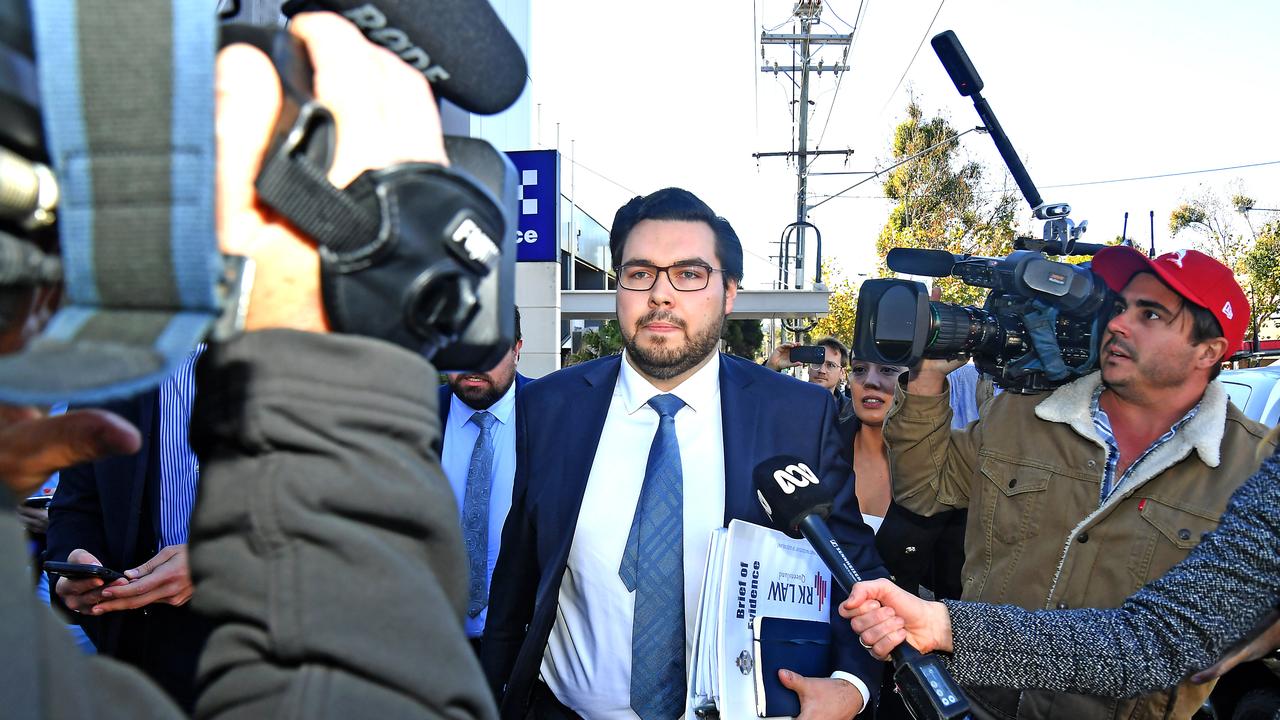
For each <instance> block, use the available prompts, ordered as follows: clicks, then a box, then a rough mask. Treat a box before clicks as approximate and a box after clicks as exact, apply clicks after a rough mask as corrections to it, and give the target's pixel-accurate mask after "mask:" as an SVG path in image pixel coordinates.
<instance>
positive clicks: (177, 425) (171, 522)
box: [160, 343, 204, 548]
mask: <svg viewBox="0 0 1280 720" xmlns="http://www.w3.org/2000/svg"><path fill="white" fill-rule="evenodd" d="M203 352H204V344H203V343H202V344H200V345H199V346H197V347H196V349H195V350H194V351H193V352H192V353H191V355H190V356H188V357H187V359H186V361H184V362H183V363H182V366H181V367H179V368H178V370H177V372H175V373H174V374H173V375H172V376H170V377H169V378H168V379H167V380H165V381H164V382H163V383H161V384H160V547H162V548H163V547H168V546H170V545H181V544H183V543H185V542H186V541H187V525H188V523H189V522H190V520H191V508H192V507H193V506H194V505H195V502H196V483H197V482H199V480H200V463H199V462H197V461H196V454H195V453H193V452H192V451H191V446H190V445H189V444H188V443H187V426H189V425H190V424H191V402H192V401H193V400H195V396H196V377H195V374H196V373H195V371H196V361H197V360H199V359H200V354H201V353H203Z"/></svg>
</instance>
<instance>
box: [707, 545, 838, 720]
mask: <svg viewBox="0 0 1280 720" xmlns="http://www.w3.org/2000/svg"><path fill="white" fill-rule="evenodd" d="M830 588H831V573H830V571H828V570H827V568H826V567H825V566H824V565H823V564H822V561H821V560H820V559H819V558H818V555H817V553H815V552H814V551H813V548H811V547H809V543H808V542H806V541H805V540H796V539H794V538H790V537H787V536H786V535H784V534H782V533H780V532H778V531H776V530H772V529H770V528H765V527H760V526H759V525H752V524H751V523H746V522H742V521H741V520H734V521H733V522H731V523H729V527H728V528H719V529H717V530H714V531H712V533H711V546H710V552H708V553H707V568H706V572H705V573H703V579H702V595H701V599H700V601H699V606H698V617H697V620H696V622H695V624H694V641H693V654H692V658H691V660H690V664H689V667H690V669H691V672H690V674H689V675H690V678H689V710H690V713H691V714H693V715H696V716H699V717H714V716H716V715H718V716H719V717H720V718H723V720H748V719H750V718H755V717H756V683H755V678H754V677H753V673H752V671H753V664H754V660H753V657H752V643H753V636H752V630H751V620H752V618H754V617H756V616H757V615H759V616H764V617H778V618H792V619H796V620H816V621H820V622H829V621H830V610H831V608H830V605H829V604H828V603H830V601H831V598H830Z"/></svg>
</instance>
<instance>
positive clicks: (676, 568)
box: [618, 395, 685, 720]
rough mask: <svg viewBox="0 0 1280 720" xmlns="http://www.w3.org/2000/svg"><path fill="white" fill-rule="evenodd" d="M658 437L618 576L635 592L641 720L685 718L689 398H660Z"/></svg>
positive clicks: (634, 652) (634, 691) (634, 676)
mask: <svg viewBox="0 0 1280 720" xmlns="http://www.w3.org/2000/svg"><path fill="white" fill-rule="evenodd" d="M649 405H650V406H651V407H652V408H653V409H654V410H656V411H657V412H658V432H656V433H654V436H653V444H652V445H650V446H649V462H648V464H647V465H646V466H645V469H644V486H643V487H642V488H641V489H640V501H639V502H638V503H637V504H636V514H635V517H634V518H633V519H632V521H631V533H630V535H628V536H627V547H626V549H625V550H624V551H623V553H622V566H621V567H620V568H619V569H618V576H619V577H621V578H622V582H623V583H624V584H625V585H626V586H627V589H628V590H630V591H633V592H635V594H636V607H635V615H634V617H633V619H632V625H631V709H632V710H635V711H636V714H637V715H639V716H640V718H641V720H658V719H659V718H661V719H663V720H670V719H671V718H674V717H679V716H681V715H684V706H685V702H684V696H685V668H684V478H683V473H682V472H681V469H680V443H679V441H678V440H677V439H676V418H675V416H676V413H677V412H678V411H679V410H680V408H682V407H684V401H683V400H681V399H680V398H678V397H676V396H675V395H657V396H655V397H653V398H652V399H650V400H649Z"/></svg>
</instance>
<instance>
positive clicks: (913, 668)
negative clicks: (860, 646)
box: [752, 455, 969, 720]
mask: <svg viewBox="0 0 1280 720" xmlns="http://www.w3.org/2000/svg"><path fill="white" fill-rule="evenodd" d="M752 476H753V479H754V481H755V486H756V499H758V500H759V501H760V505H761V506H762V507H763V508H764V512H765V514H766V515H768V516H769V520H770V521H771V522H772V523H773V526H774V527H775V528H776V529H778V530H780V531H782V532H784V533H786V534H787V535H790V536H791V537H794V538H799V537H804V538H805V539H806V540H808V541H809V544H810V545H812V546H813V550H814V552H816V553H818V557H820V558H822V562H823V564H824V565H826V566H827V569H828V570H830V571H831V577H832V579H833V580H835V582H836V584H837V585H839V586H840V589H841V590H843V591H844V594H845V595H848V594H849V593H850V592H852V591H853V585H854V583H857V582H861V581H862V576H861V575H859V574H858V570H857V568H855V567H854V566H853V563H852V562H850V560H849V556H848V555H846V554H845V552H844V548H842V547H841V546H840V543H839V541H837V540H836V539H835V537H834V536H833V535H832V534H831V529H830V528H828V527H827V517H828V516H830V515H831V508H832V505H833V504H834V502H835V494H836V488H835V487H832V486H831V485H830V482H829V481H828V483H823V482H822V479H821V478H820V477H818V474H817V473H816V472H814V470H813V469H812V468H811V467H810V466H809V465H808V464H806V463H805V462H804V461H802V460H800V459H799V458H797V457H795V456H792V455H776V456H774V457H771V458H769V459H768V460H765V461H764V462H762V463H760V464H759V465H756V468H755V471H754V472H753V473H752ZM890 655H891V656H892V658H893V667H894V670H893V680H894V682H895V683H897V686H898V692H899V693H900V694H901V695H902V700H903V702H904V703H905V704H906V706H907V709H908V710H910V711H911V715H912V717H914V718H916V720H950V719H951V718H966V717H968V716H969V699H968V698H967V697H966V696H965V694H964V691H962V690H961V689H960V686H959V685H957V684H956V682H955V680H953V679H952V678H951V674H950V672H948V671H947V668H946V666H945V665H943V664H942V661H941V660H940V659H939V658H938V657H937V656H936V655H921V654H920V651H919V650H916V649H915V648H914V647H912V646H911V645H910V644H909V643H905V642H904V643H901V644H899V645H898V646H897V647H896V648H894V649H893V651H892V652H891V653H890Z"/></svg>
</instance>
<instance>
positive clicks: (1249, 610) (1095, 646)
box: [840, 430, 1280, 697]
mask: <svg viewBox="0 0 1280 720" xmlns="http://www.w3.org/2000/svg"><path fill="white" fill-rule="evenodd" d="M1275 435H1276V431H1274V430H1273V431H1272V435H1271V437H1275ZM1277 603H1280V458H1277V457H1275V456H1272V457H1271V458H1270V459H1269V460H1267V461H1266V462H1264V463H1263V464H1262V467H1261V468H1260V469H1259V470H1258V472H1256V473H1254V474H1253V476H1252V477H1250V478H1249V479H1248V480H1247V481H1246V482H1245V484H1244V485H1242V486H1241V487H1240V489H1239V490H1238V491H1237V492H1236V494H1235V495H1233V496H1232V498H1231V504H1230V505H1229V506H1228V507H1227V511H1226V512H1225V513H1223V515H1222V521H1221V524H1220V525H1219V526H1218V529H1217V530H1215V531H1214V532H1212V533H1210V534H1209V536H1208V537H1207V538H1205V539H1204V541H1203V542H1201V543H1200V544H1199V545H1197V546H1196V548H1195V549H1194V550H1192V551H1191V554H1190V555H1188V556H1187V558H1186V559H1185V560H1183V561H1182V562H1180V563H1178V564H1177V565H1175V566H1174V567H1173V569H1172V570H1170V571H1169V572H1167V573H1165V574H1164V575H1163V576H1161V577H1160V578H1159V579H1157V580H1154V581H1152V582H1151V583H1148V584H1147V585H1146V586H1145V587H1143V588H1142V589H1141V590H1139V591H1138V592H1137V593H1135V594H1134V595H1132V596H1130V597H1129V598H1128V599H1127V600H1125V601H1124V603H1123V604H1122V605H1120V607H1118V608H1112V609H1108V610H1093V609H1082V610H1039V611H1034V612H1033V611H1029V610H1023V609H1022V608H1018V607H1012V606H1009V605H989V604H986V603H976V602H960V601H950V600H944V601H943V602H940V603H938V602H927V601H925V600H921V599H920V598H918V597H915V596H914V595H911V594H910V593H907V592H905V591H903V590H902V589H901V588H898V587H897V586H895V585H893V584H891V583H887V582H885V581H883V580H872V581H870V582H865V583H858V584H857V585H856V586H855V587H854V589H853V592H852V593H851V594H850V596H849V598H848V599H847V600H846V601H845V602H844V603H842V605H841V609H840V614H841V615H842V616H844V617H846V618H851V622H852V625H853V628H854V630H855V631H858V632H860V633H861V638H862V642H863V643H865V644H866V645H868V646H870V647H871V648H872V652H873V653H874V654H876V655H877V656H879V657H884V656H886V655H887V654H888V652H889V651H890V650H891V649H892V648H893V647H895V646H896V645H897V644H898V643H899V642H901V641H903V640H904V639H905V640H907V641H909V642H910V643H911V644H912V645H913V646H915V647H916V648H918V649H920V650H921V651H923V652H931V651H935V650H936V651H941V652H950V653H952V656H951V661H950V663H949V665H950V668H951V671H952V673H953V674H954V675H955V678H956V679H957V680H958V681H960V682H961V683H964V684H966V685H981V686H996V687H1011V688H1012V687H1018V688H1028V687H1038V688H1045V689H1048V690H1058V691H1063V692H1087V693H1090V694H1094V695H1101V696H1105V697H1123V696H1127V695H1134V694H1137V693H1140V692H1150V691H1152V690H1158V689H1160V688H1166V687H1171V686H1173V685H1175V684H1177V683H1178V682H1179V681H1181V680H1182V679H1183V678H1184V677H1186V676H1187V674H1188V673H1190V672H1192V671H1194V670H1196V669H1198V668H1204V667H1205V666H1207V665H1209V664H1210V663H1214V664H1213V666H1212V667H1210V668H1209V669H1208V670H1204V671H1202V672H1199V673H1197V674H1196V675H1194V676H1192V680H1193V681H1197V682H1198V681H1201V680H1202V679H1209V678H1213V677H1217V676H1219V675H1221V674H1222V673H1224V672H1226V671H1227V670H1229V669H1230V668H1231V667H1233V666H1234V665H1236V664H1238V663H1240V662H1243V661H1246V660H1250V659H1254V658H1257V657H1260V656H1261V655H1262V654H1263V653H1265V652H1267V651H1269V650H1271V649H1273V648H1275V647H1276V645H1277V643H1280V625H1272V626H1271V627H1270V628H1269V629H1267V630H1266V631H1265V632H1263V633H1261V634H1259V635H1258V636H1257V637H1256V638H1254V639H1253V640H1252V641H1250V642H1248V643H1247V644H1245V645H1244V647H1242V648H1240V649H1239V650H1238V651H1234V652H1232V651H1230V650H1228V645H1229V644H1230V643H1234V642H1237V641H1240V640H1242V639H1245V638H1247V637H1248V636H1249V635H1250V634H1252V633H1253V632H1256V631H1257V629H1258V627H1259V624H1260V620H1261V624H1265V623H1266V622H1268V621H1269V619H1270V618H1272V617H1274V608H1276V607H1277ZM1224 651H1226V654H1225V655H1224ZM1220 656H1222V660H1218V658H1219V657H1220ZM1215 661H1217V662H1215Z"/></svg>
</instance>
